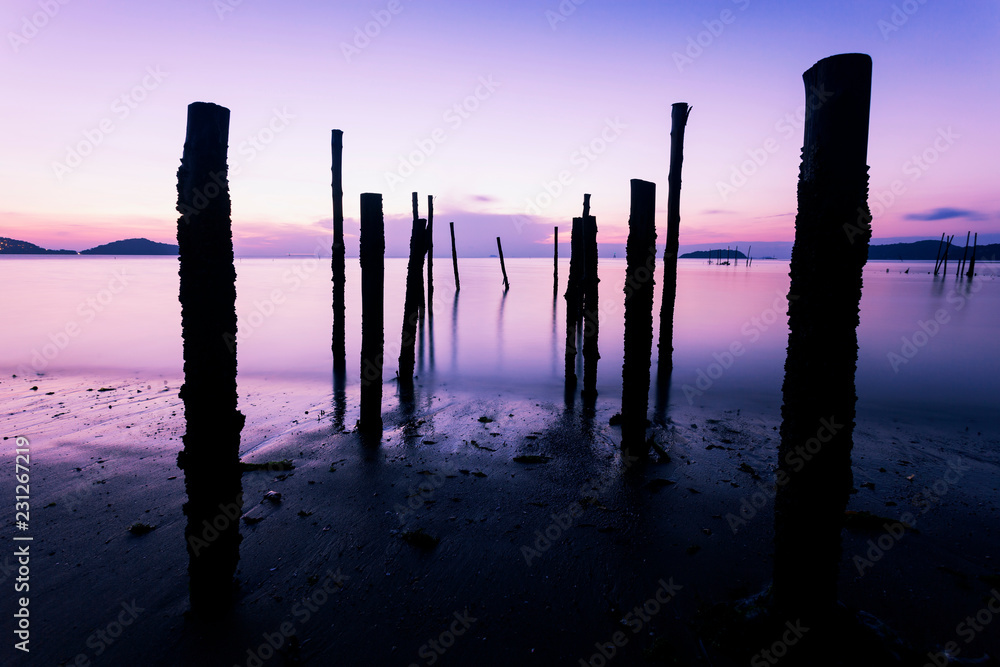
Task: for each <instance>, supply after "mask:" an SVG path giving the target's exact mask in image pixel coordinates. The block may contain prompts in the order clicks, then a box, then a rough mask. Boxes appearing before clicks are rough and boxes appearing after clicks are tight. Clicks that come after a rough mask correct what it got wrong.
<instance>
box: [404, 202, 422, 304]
mask: <svg viewBox="0 0 1000 667" xmlns="http://www.w3.org/2000/svg"><path fill="white" fill-rule="evenodd" d="M412 199H413V224H414V226H416V224H417V220H418V219H419V218H420V211H419V197H418V195H417V193H416V192H414V193H413V195H412ZM426 224H427V223H426V222H425V223H424V227H425V229H426ZM412 242H413V238H412V233H411V235H410V243H411V245H412ZM425 243H426V242H425ZM424 249H425V251H426V245H425V246H424ZM423 262H424V259H423V257H421V258H420V275H418V276H417V277H416V284H418V285H419V286H420V298H419V303H418V304H417V313H418V314H417V317H418V318H419V317H423V315H424V269H423ZM406 279H407V285H408V284H409V279H410V274H409V272H407V275H406ZM404 299H405V297H404Z"/></svg>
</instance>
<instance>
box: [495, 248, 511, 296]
mask: <svg viewBox="0 0 1000 667" xmlns="http://www.w3.org/2000/svg"><path fill="white" fill-rule="evenodd" d="M497 251H498V252H499V253H500V270H501V271H503V291H504V292H506V291H507V290H509V289H510V282H508V281H507V267H506V266H505V265H504V263H503V246H502V245H500V237H499V236H498V237H497Z"/></svg>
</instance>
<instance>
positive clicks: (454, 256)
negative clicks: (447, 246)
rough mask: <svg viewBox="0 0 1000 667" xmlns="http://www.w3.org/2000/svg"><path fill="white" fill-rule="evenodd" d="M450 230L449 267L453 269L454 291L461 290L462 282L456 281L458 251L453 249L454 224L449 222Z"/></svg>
mask: <svg viewBox="0 0 1000 667" xmlns="http://www.w3.org/2000/svg"><path fill="white" fill-rule="evenodd" d="M448 226H449V227H450V228H451V266H452V268H453V269H455V291H456V292H457V291H459V290H460V289H462V282H461V281H460V280H459V279H458V250H456V249H455V223H454V222H449V223H448Z"/></svg>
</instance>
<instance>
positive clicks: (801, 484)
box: [773, 53, 872, 627]
mask: <svg viewBox="0 0 1000 667" xmlns="http://www.w3.org/2000/svg"><path fill="white" fill-rule="evenodd" d="M802 78H803V82H804V84H805V92H806V117H805V127H804V131H805V138H804V140H803V149H802V165H801V167H800V169H799V184H798V215H797V216H796V218H795V245H794V246H793V248H792V260H791V265H790V273H789V275H790V276H791V285H790V288H789V295H788V328H789V333H788V354H787V357H786V360H785V379H784V384H783V386H782V392H783V395H784V403H783V405H782V408H781V415H782V422H781V431H780V434H781V444H780V447H779V454H778V473H777V481H778V486H777V496H776V498H775V531H774V533H775V534H774V544H775V550H774V589H773V590H774V602H775V606H776V609H777V611H778V612H779V614H780V616H781V619H783V620H791V621H793V622H794V621H796V620H801V621H802V622H803V623H804V624H805V625H807V626H809V627H814V626H811V625H810V623H811V622H815V623H816V626H815V627H820V626H823V627H829V626H830V624H829V623H824V621H825V620H828V618H829V615H830V614H832V613H833V611H834V609H835V606H836V601H837V578H838V576H839V573H840V562H841V542H840V535H841V530H842V528H843V524H844V510H845V508H846V507H847V500H848V495H849V493H850V490H851V487H852V484H853V480H852V474H851V449H852V445H853V434H854V416H855V403H856V401H857V395H856V393H855V384H854V375H855V369H856V366H857V358H858V337H857V326H858V322H859V304H860V301H861V288H862V269H863V268H864V265H865V262H866V261H867V258H868V244H869V241H870V240H871V213H870V212H869V209H868V166H867V153H868V122H869V108H870V106H871V81H872V61H871V58H870V57H869V56H867V55H865V54H859V53H852V54H844V55H837V56H832V57H830V58H825V59H823V60H821V61H819V62H818V63H816V64H815V65H814V66H813V67H811V68H810V69H809V70H807V71H806V72H805V73H804V74H803V77H802ZM817 91H823V92H822V97H821V96H820V95H819V94H818V93H817ZM858 212H861V223H862V232H860V233H855V232H852V233H850V234H848V233H845V230H846V229H848V227H850V228H851V229H852V230H857V228H858V226H857V224H856V223H855V221H856V220H858ZM804 450H808V454H809V456H808V457H807V456H803V455H802V452H803V451H804Z"/></svg>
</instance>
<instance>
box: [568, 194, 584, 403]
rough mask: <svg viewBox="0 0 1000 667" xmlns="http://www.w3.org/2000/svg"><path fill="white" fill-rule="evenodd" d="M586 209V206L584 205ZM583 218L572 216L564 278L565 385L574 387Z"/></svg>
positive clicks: (581, 266) (581, 302)
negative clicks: (567, 260) (567, 261)
mask: <svg viewBox="0 0 1000 667" xmlns="http://www.w3.org/2000/svg"><path fill="white" fill-rule="evenodd" d="M584 208H585V209H586V206H585V207H584ZM582 245H583V218H573V226H572V228H571V229H570V235H569V275H568V276H567V278H566V294H565V297H566V354H565V364H566V387H567V389H573V388H575V387H576V380H577V378H576V354H577V348H576V325H577V322H579V321H580V313H581V310H582V306H583V286H582V281H581V279H580V277H581V275H582V274H583V252H582V250H581V246H582Z"/></svg>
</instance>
